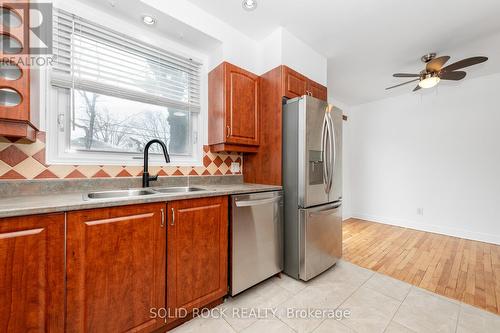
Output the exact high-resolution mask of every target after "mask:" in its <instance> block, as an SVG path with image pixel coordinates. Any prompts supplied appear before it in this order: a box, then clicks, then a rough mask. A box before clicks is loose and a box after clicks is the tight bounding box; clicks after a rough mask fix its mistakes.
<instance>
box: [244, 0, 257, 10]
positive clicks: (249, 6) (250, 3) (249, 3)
mask: <svg viewBox="0 0 500 333" xmlns="http://www.w3.org/2000/svg"><path fill="white" fill-rule="evenodd" d="M256 8H257V1H255V0H243V9H245V10H248V11H250V10H255V9H256Z"/></svg>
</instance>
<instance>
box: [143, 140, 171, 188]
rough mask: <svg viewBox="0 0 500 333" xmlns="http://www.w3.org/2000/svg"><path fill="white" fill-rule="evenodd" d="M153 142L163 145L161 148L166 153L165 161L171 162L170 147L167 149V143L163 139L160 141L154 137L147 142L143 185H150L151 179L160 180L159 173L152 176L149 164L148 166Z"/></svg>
mask: <svg viewBox="0 0 500 333" xmlns="http://www.w3.org/2000/svg"><path fill="white" fill-rule="evenodd" d="M153 143H157V144H159V145H160V146H161V149H162V150H163V155H165V161H166V162H167V163H170V156H169V155H168V149H167V146H166V145H165V143H163V141H160V140H158V139H153V140H151V141H149V142H148V143H146V147H144V172H143V174H142V187H149V182H150V181H156V180H158V175H156V176H150V175H149V171H148V169H149V166H148V159H149V156H148V154H149V147H151V145H152V144H153Z"/></svg>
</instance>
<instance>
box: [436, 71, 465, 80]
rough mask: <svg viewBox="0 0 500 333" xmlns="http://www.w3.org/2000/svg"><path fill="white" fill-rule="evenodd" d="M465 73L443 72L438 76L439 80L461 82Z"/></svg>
mask: <svg viewBox="0 0 500 333" xmlns="http://www.w3.org/2000/svg"><path fill="white" fill-rule="evenodd" d="M466 75H467V73H465V72H462V71H458V72H444V73H441V74H440V75H439V78H441V80H453V81H459V80H462V79H463V78H464V77H465V76H466Z"/></svg>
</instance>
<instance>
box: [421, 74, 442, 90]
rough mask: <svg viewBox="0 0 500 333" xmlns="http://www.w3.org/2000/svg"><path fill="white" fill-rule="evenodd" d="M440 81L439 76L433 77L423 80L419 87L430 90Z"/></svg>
mask: <svg viewBox="0 0 500 333" xmlns="http://www.w3.org/2000/svg"><path fill="white" fill-rule="evenodd" d="M440 80H441V79H440V78H439V76H431V77H427V78H425V79H423V80H421V81H420V82H419V83H418V85H419V86H420V88H424V89H428V88H432V87H434V86H435V85H436V84H438V83H439V81H440Z"/></svg>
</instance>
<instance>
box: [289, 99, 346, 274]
mask: <svg viewBox="0 0 500 333" xmlns="http://www.w3.org/2000/svg"><path fill="white" fill-rule="evenodd" d="M283 186H284V192H285V213H284V222H285V223H284V236H285V237H284V250H285V253H284V259H285V260H284V272H285V273H286V274H287V275H289V276H291V277H294V278H296V279H301V280H304V281H307V280H309V279H311V278H313V277H315V276H317V275H319V274H321V273H322V272H324V271H325V270H327V269H328V268H330V267H331V266H333V265H334V264H335V263H336V262H337V260H338V259H339V258H340V257H341V256H342V111H341V110H340V109H338V108H336V107H333V106H331V105H329V104H327V103H326V102H324V101H321V100H319V99H316V98H314V97H311V96H302V97H298V98H294V99H291V100H288V101H286V102H285V104H284V106H283Z"/></svg>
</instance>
